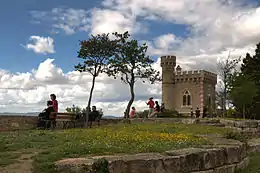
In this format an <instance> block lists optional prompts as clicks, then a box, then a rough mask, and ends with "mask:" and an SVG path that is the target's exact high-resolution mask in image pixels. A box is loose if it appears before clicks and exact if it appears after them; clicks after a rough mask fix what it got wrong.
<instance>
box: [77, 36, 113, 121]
mask: <svg viewBox="0 0 260 173" xmlns="http://www.w3.org/2000/svg"><path fill="white" fill-rule="evenodd" d="M116 49H117V41H115V40H111V39H110V38H109V34H98V35H96V36H93V35H91V37H90V38H89V39H88V40H83V41H81V42H80V50H79V52H78V58H80V59H82V61H83V62H82V63H79V64H78V65H76V66H75V69H76V70H77V71H79V72H88V73H89V74H91V75H92V86H91V89H90V93H89V99H88V105H87V112H86V114H87V119H86V123H85V126H87V121H88V114H89V110H90V105H91V100H92V95H93V91H94V87H95V81H96V77H98V76H99V74H100V73H106V74H108V75H109V76H111V75H113V74H111V73H110V72H111V71H110V70H109V63H110V61H111V59H112V58H113V57H114V55H115V51H116Z"/></svg>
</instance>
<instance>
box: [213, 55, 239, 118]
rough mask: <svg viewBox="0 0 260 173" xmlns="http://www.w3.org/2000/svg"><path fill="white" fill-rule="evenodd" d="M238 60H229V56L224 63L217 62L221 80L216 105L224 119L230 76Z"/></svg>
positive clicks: (234, 70)
mask: <svg viewBox="0 0 260 173" xmlns="http://www.w3.org/2000/svg"><path fill="white" fill-rule="evenodd" d="M239 61H240V58H235V59H231V56H230V54H229V55H228V58H227V59H226V60H224V61H219V62H218V64H217V67H218V74H219V77H220V79H221V82H220V90H219V91H218V93H217V95H216V96H217V104H218V106H220V107H221V108H222V110H223V116H224V117H226V116H227V115H226V103H227V101H228V93H229V91H230V88H231V87H232V86H231V85H232V84H231V79H232V74H233V73H235V72H236V68H237V65H238V63H239Z"/></svg>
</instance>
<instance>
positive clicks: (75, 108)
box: [66, 105, 82, 114]
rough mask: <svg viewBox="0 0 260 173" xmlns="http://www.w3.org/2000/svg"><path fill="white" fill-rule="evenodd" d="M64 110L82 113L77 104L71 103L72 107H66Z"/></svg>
mask: <svg viewBox="0 0 260 173" xmlns="http://www.w3.org/2000/svg"><path fill="white" fill-rule="evenodd" d="M66 112H69V113H74V114H79V113H82V109H81V108H80V107H79V106H75V105H73V106H72V107H67V108H66Z"/></svg>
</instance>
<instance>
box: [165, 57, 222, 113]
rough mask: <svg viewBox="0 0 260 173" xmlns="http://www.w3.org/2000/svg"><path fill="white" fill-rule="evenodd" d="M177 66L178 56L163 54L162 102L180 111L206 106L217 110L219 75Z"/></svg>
mask: <svg viewBox="0 0 260 173" xmlns="http://www.w3.org/2000/svg"><path fill="white" fill-rule="evenodd" d="M175 66H176V56H162V57H161V67H162V102H163V103H164V104H165V108H166V109H169V110H177V111H178V112H180V113H184V114H187V113H190V109H191V108H193V110H194V111H195V109H196V108H197V107H199V108H200V110H201V113H202V110H203V107H204V106H207V107H208V110H209V111H210V112H213V111H214V110H215V85H216V84H217V75H216V74H214V73H212V72H208V71H205V70H194V71H183V70H182V68H181V67H180V66H179V65H178V66H177V68H175Z"/></svg>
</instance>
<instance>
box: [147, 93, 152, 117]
mask: <svg viewBox="0 0 260 173" xmlns="http://www.w3.org/2000/svg"><path fill="white" fill-rule="evenodd" d="M146 104H147V105H149V112H148V117H150V116H151V114H152V113H153V111H154V101H153V97H151V98H149V101H148V102H147V103H146Z"/></svg>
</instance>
